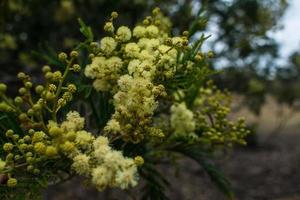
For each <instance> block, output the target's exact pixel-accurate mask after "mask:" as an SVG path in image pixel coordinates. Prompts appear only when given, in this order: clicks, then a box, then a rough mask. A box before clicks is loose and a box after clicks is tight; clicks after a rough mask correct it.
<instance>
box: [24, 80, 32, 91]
mask: <svg viewBox="0 0 300 200" xmlns="http://www.w3.org/2000/svg"><path fill="white" fill-rule="evenodd" d="M25 88H27V89H30V88H32V83H31V82H29V81H28V82H26V83H25Z"/></svg>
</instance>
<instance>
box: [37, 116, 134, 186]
mask: <svg viewBox="0 0 300 200" xmlns="http://www.w3.org/2000/svg"><path fill="white" fill-rule="evenodd" d="M83 128H84V118H82V117H80V115H79V113H78V112H74V111H73V112H69V113H68V114H67V119H66V120H65V121H64V122H62V123H61V124H60V125H59V124H57V123H55V122H53V121H50V122H49V124H48V129H49V135H50V136H51V137H52V144H51V147H52V149H51V150H52V151H53V152H55V155H56V156H59V155H60V153H63V154H64V155H65V156H67V157H68V158H70V159H71V160H72V168H73V170H74V171H75V172H76V173H77V174H79V175H82V176H85V177H86V178H88V179H90V180H91V182H92V183H93V184H94V185H95V186H96V187H97V189H99V190H101V191H102V190H104V189H105V188H106V187H119V188H122V189H126V188H128V187H130V186H135V185H136V184H137V180H138V175H137V165H136V164H135V161H134V160H133V159H132V158H127V157H124V156H123V154H122V152H121V151H117V150H114V149H112V148H111V147H110V146H109V140H108V138H107V137H104V136H98V137H97V138H95V137H94V136H93V135H92V134H91V133H89V132H87V131H85V130H82V129H83ZM42 137H47V136H46V135H42ZM37 141H39V142H37V143H35V146H34V147H35V149H36V151H37V152H38V153H43V152H44V146H45V144H44V143H43V140H41V139H38V140H37ZM46 151H47V150H46ZM52 154H53V155H54V153H52Z"/></svg>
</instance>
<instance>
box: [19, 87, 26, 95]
mask: <svg viewBox="0 0 300 200" xmlns="http://www.w3.org/2000/svg"><path fill="white" fill-rule="evenodd" d="M26 92H27V90H26V88H24V87H21V88H20V89H19V94H20V95H25V94H26Z"/></svg>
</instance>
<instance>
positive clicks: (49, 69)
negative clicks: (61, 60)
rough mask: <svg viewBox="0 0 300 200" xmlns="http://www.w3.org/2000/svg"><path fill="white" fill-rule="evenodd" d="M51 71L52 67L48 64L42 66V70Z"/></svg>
mask: <svg viewBox="0 0 300 200" xmlns="http://www.w3.org/2000/svg"><path fill="white" fill-rule="evenodd" d="M50 71H51V68H50V66H48V65H45V66H44V67H43V68H42V72H44V73H47V72H50Z"/></svg>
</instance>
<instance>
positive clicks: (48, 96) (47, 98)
mask: <svg viewBox="0 0 300 200" xmlns="http://www.w3.org/2000/svg"><path fill="white" fill-rule="evenodd" d="M54 98H55V94H54V93H52V92H47V94H46V100H47V101H52V100H53V99H54Z"/></svg>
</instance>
